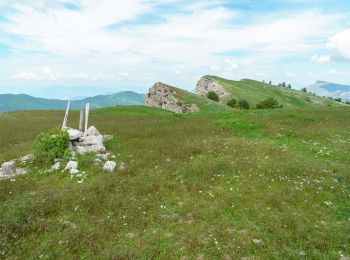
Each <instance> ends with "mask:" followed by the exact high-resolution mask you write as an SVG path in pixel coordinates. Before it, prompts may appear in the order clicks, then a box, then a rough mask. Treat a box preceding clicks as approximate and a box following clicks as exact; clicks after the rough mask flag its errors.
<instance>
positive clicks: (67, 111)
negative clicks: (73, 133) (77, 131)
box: [62, 98, 71, 130]
mask: <svg viewBox="0 0 350 260" xmlns="http://www.w3.org/2000/svg"><path fill="white" fill-rule="evenodd" d="M70 99H71V98H69V100H68V104H67V109H66V113H65V114H64V119H63V124H62V130H64V129H66V128H67V120H68V113H69V107H70Z"/></svg>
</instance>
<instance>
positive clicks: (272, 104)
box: [256, 97, 282, 109]
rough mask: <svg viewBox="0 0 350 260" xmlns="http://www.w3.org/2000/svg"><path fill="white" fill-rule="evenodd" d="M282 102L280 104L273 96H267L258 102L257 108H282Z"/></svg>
mask: <svg viewBox="0 0 350 260" xmlns="http://www.w3.org/2000/svg"><path fill="white" fill-rule="evenodd" d="M281 107H282V104H278V101H277V100H276V99H274V98H273V97H270V98H267V99H265V100H263V101H261V102H260V103H258V104H256V108H257V109H274V108H281Z"/></svg>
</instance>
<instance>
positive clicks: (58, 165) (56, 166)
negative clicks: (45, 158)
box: [50, 162, 61, 172]
mask: <svg viewBox="0 0 350 260" xmlns="http://www.w3.org/2000/svg"><path fill="white" fill-rule="evenodd" d="M59 169H61V162H56V163H55V164H54V165H52V167H51V169H50V171H53V172H56V171H58V170H59Z"/></svg>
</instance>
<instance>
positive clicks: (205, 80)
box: [195, 76, 230, 97]
mask: <svg viewBox="0 0 350 260" xmlns="http://www.w3.org/2000/svg"><path fill="white" fill-rule="evenodd" d="M209 91H213V92H215V93H216V94H217V95H218V96H219V97H223V96H227V95H229V94H230V93H229V92H228V91H227V90H226V89H225V88H224V87H223V86H221V85H220V84H219V82H217V81H216V80H214V79H211V78H209V77H208V76H204V77H202V78H201V79H200V80H199V81H198V82H197V87H196V90H195V93H196V94H197V95H200V96H203V97H205V96H206V95H207V94H208V92H209Z"/></svg>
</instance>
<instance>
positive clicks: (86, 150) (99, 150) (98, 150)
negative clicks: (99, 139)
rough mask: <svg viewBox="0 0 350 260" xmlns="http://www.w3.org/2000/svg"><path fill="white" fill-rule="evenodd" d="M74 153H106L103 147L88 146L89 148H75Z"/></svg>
mask: <svg viewBox="0 0 350 260" xmlns="http://www.w3.org/2000/svg"><path fill="white" fill-rule="evenodd" d="M75 149H76V152H77V153H78V154H80V155H84V154H86V153H106V147H104V146H103V145H90V146H80V145H79V146H77V147H75Z"/></svg>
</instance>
